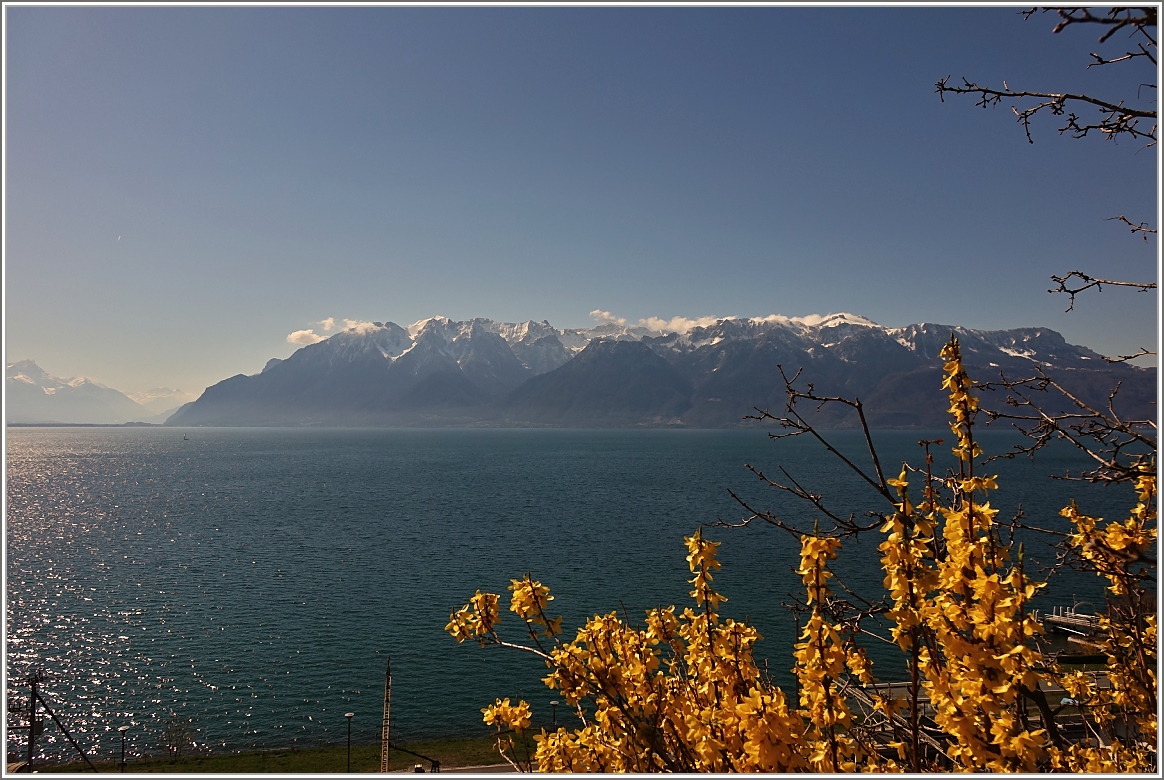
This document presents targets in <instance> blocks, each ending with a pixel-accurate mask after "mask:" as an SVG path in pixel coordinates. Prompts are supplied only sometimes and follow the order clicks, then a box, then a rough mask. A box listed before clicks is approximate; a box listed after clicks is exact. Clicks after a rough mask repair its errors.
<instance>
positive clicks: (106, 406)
mask: <svg viewBox="0 0 1164 780" xmlns="http://www.w3.org/2000/svg"><path fill="white" fill-rule="evenodd" d="M4 403H5V409H6V419H5V422H7V423H90V424H92V423H97V424H116V423H124V422H139V421H144V420H145V418H147V417H151V416H152V413H151V412H150V411H148V410H147V409H145V408H143V407H142V406H141V405H139V404H137V403H135V402H134V401H133V400H132V399H130V398H129V397H127V396H126V395H125V394H123V393H120V392H118V391H117V390H114V389H112V388H109V387H105V386H104V385H101V384H98V383H96V382H94V381H93V380H91V379H86V378H85V377H74V378H72V379H60V378H58V377H55V376H50V375H49V374H46V373H45V372H44V371H43V370H41V368H40V366H38V365H37V364H36V363H34V362H33V361H31V360H21V361H19V362H17V363H9V364H8V365H7V366H5V371H4ZM159 422H160V421H159Z"/></svg>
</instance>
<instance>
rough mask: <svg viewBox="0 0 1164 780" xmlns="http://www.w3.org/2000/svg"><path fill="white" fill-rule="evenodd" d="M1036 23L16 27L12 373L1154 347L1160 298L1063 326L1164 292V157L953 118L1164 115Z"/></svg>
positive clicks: (297, 22)
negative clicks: (840, 330) (465, 339)
mask: <svg viewBox="0 0 1164 780" xmlns="http://www.w3.org/2000/svg"><path fill="white" fill-rule="evenodd" d="M1018 10H1019V9H1018V8H1017V7H1002V8H963V9H955V8H929V9H915V8H860V9H857V8H824V7H816V8H779V7H775V8H730V9H729V8H667V9H662V8H396V7H356V8H245V7H219V8H207V7H203V8H177V7H159V8H140V7H121V8H116V7H107V8H100V7H73V8H54V7H14V6H11V5H8V6H5V9H4V11H5V23H6V27H5V36H6V39H5V58H6V70H5V76H6V94H5V130H6V149H5V151H6V161H5V162H6V165H5V186H6V198H5V230H6V233H5V245H4V261H5V291H4V296H5V351H6V359H7V361H9V362H12V361H14V360H19V359H25V358H31V359H34V360H37V361H38V362H39V363H40V365H41V366H42V367H43V368H44V369H45V370H47V371H49V372H50V373H54V374H58V375H64V376H72V375H76V374H84V375H87V376H90V377H93V378H94V379H97V380H98V381H101V382H104V383H106V384H108V385H111V386H113V387H116V388H118V389H121V390H125V391H137V390H144V389H147V388H149V387H154V386H158V385H166V386H170V387H177V388H181V389H183V390H187V391H195V392H197V391H200V390H201V389H202V388H204V387H206V386H207V385H210V384H213V383H214V382H217V381H219V380H221V379H223V378H225V377H227V376H230V375H233V374H236V373H254V372H256V371H258V370H259V369H261V368H262V366H263V364H264V363H265V362H266V361H267V359H269V358H271V357H286V356H287V355H288V354H290V353H291V352H292V351H293V350H294V349H295V347H294V346H293V345H291V344H289V343H287V340H286V339H287V335H288V334H289V333H292V332H294V331H297V330H301V329H306V328H312V327H314V328H316V329H317V330H319V329H320V328H319V326H318V324H317V323H318V322H319V321H321V320H323V319H325V318H327V317H333V318H335V319H336V320H342V319H345V318H347V319H353V320H391V321H394V322H397V323H399V324H402V325H407V324H408V323H411V322H413V321H415V320H418V319H421V318H424V317H428V316H432V315H435V314H444V315H447V316H450V317H453V318H455V319H464V318H470V317H475V316H480V317H489V318H493V319H497V320H505V321H522V320H526V319H534V320H540V319H548V320H549V321H550V322H551V323H552V324H554V325H556V326H558V327H579V326H586V325H589V324H591V323H592V320H591V319H590V312H591V311H593V310H596V309H602V310H606V311H610V312H613V313H614V314H615V315H617V316H620V317H625V318H627V319H628V320H630V321H632V322H633V321H636V320H638V319H640V318H646V317H652V316H654V317H662V318H665V319H669V318H671V317H676V316H684V317H700V316H708V315H714V316H728V315H738V316H763V315H767V314H784V315H787V316H803V315H807V314H826V313H830V312H837V311H848V312H854V313H858V314H862V315H865V316H867V317H869V318H871V319H873V320H875V321H877V322H880V323H882V324H884V325H890V326H899V325H906V324H910V323H914V322H923V321H926V322H939V323H944V324H958V325H965V326H968V327H973V328H984V329H996V328H1008V327H1019V326H1046V327H1051V328H1054V329H1056V330H1059V331H1060V332H1062V333H1063V334H1064V335H1065V336H1066V337H1067V339H1068V341H1071V342H1073V343H1079V344H1085V345H1087V346H1090V347H1092V348H1094V349H1097V350H1099V351H1101V352H1105V353H1108V354H1114V353H1120V352H1130V351H1134V350H1136V349H1137V348H1139V347H1141V346H1145V347H1149V348H1154V347H1155V344H1156V333H1157V323H1158V317H1157V299H1156V296H1155V295H1154V294H1140V293H1133V292H1124V291H1120V290H1111V289H1109V290H1105V291H1104V292H1103V293H1102V294H1094V293H1093V294H1091V295H1089V296H1087V297H1085V298H1082V299H1080V300H1079V302H1078V303H1077V305H1076V310H1075V311H1074V312H1071V313H1070V314H1067V313H1064V309H1065V308H1066V305H1067V301H1066V299H1065V298H1064V297H1063V296H1051V295H1048V294H1047V293H1046V292H1045V291H1046V289H1047V288H1048V286H1050V282H1049V279H1048V277H1049V276H1050V274H1052V273H1062V272H1065V271H1068V270H1073V269H1080V270H1084V271H1088V272H1090V273H1093V274H1095V275H1099V276H1107V277H1111V278H1130V279H1137V280H1140V279H1150V280H1154V279H1155V278H1156V274H1157V255H1158V247H1157V243H1156V241H1155V239H1153V240H1151V241H1149V242H1144V241H1142V240H1140V239H1139V238H1136V237H1134V236H1132V235H1130V234H1129V233H1128V231H1127V230H1126V228H1123V227H1122V226H1119V225H1117V224H1116V223H1113V222H1109V221H1106V218H1108V217H1114V216H1116V215H1120V214H1124V215H1127V216H1128V217H1129V218H1132V219H1133V220H1134V221H1139V220H1141V219H1142V220H1147V221H1149V222H1152V223H1156V220H1157V215H1158V210H1159V203H1158V198H1157V195H1156V192H1157V177H1158V170H1159V163H1158V154H1157V150H1156V149H1155V148H1143V147H1144V144H1143V143H1138V142H1135V141H1120V142H1118V143H1112V142H1105V141H1102V140H1098V139H1094V140H1093V139H1085V140H1081V141H1080V140H1072V139H1069V138H1066V137H1060V136H1059V135H1058V133H1057V128H1058V124H1056V122H1055V119H1054V118H1052V117H1047V118H1045V119H1042V120H1041V121H1037V122H1036V124H1035V128H1034V133H1035V141H1036V143H1035V144H1034V145H1031V144H1028V143H1027V141H1026V138H1025V136H1024V135H1023V132H1022V129H1021V127H1020V126H1019V125H1018V124H1016V122H1015V121H1014V117H1013V115H1012V114H1011V113H1010V107H1009V104H1008V103H1004V104H1003V105H1002V106H999V107H998V108H996V109H993V110H983V109H980V108H976V107H975V106H974V105H973V100H971V99H968V98H962V99H957V98H954V99H950V98H947V101H946V102H945V103H942V102H941V101H940V100H939V99H938V96H937V95H936V94H935V92H934V83H935V82H936V81H937V80H938V79H939V78H941V77H943V76H946V75H951V74H952V75H953V76H954V79H955V80H957V79H958V78H959V77H961V76H963V75H965V76H967V77H969V78H971V79H972V80H975V81H978V82H979V83H983V84H994V85H997V84H1000V83H1001V82H1002V81H1003V80H1004V79H1005V80H1006V81H1007V83H1009V85H1010V86H1011V87H1012V88H1027V89H1067V88H1070V89H1072V90H1090V91H1093V92H1102V93H1104V94H1117V95H1118V96H1121V97H1127V98H1129V99H1135V97H1136V95H1135V89H1136V85H1137V84H1139V83H1140V82H1144V81H1149V80H1151V76H1152V74H1151V72H1150V71H1149V72H1148V73H1146V74H1145V73H1140V72H1137V71H1136V70H1135V68H1134V66H1132V67H1124V69H1123V70H1117V69H1118V68H1120V67H1122V66H1112V67H1109V68H1098V69H1097V68H1092V69H1090V70H1088V69H1087V68H1086V64H1087V58H1088V52H1090V51H1094V50H1096V43H1095V42H1096V38H1097V37H1098V34H1099V33H1098V31H1096V30H1093V29H1070V30H1068V31H1065V32H1063V33H1061V34H1059V35H1052V34H1051V28H1052V27H1053V26H1054V19H1053V18H1051V17H1050V16H1036V17H1034V18H1032V19H1031V20H1029V21H1023V19H1022V18H1021V16H1019V15H1018ZM1124 43H1125V41H1124V40H1120V39H1117V40H1116V41H1114V44H1115V46H1117V47H1118V46H1121V45H1123V44H1124Z"/></svg>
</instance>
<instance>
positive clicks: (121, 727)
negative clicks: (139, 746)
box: [117, 726, 129, 773]
mask: <svg viewBox="0 0 1164 780" xmlns="http://www.w3.org/2000/svg"><path fill="white" fill-rule="evenodd" d="M117 730H118V731H120V732H121V771H122V772H123V773H124V772H125V732H127V731H129V726H118V727H117Z"/></svg>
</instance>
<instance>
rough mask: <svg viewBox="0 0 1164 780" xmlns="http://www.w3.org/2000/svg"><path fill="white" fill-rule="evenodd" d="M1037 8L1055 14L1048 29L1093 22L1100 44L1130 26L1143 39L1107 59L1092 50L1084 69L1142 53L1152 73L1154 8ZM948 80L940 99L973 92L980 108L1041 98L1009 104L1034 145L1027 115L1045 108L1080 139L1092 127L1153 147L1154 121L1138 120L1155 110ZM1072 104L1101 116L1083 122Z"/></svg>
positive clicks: (1082, 96) (1027, 15)
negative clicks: (1101, 29)
mask: <svg viewBox="0 0 1164 780" xmlns="http://www.w3.org/2000/svg"><path fill="white" fill-rule="evenodd" d="M1038 11H1039V9H1038V8H1030V9H1027V10H1026V11H1023V12H1022V16H1023V17H1024V18H1026V19H1029V18H1030V17H1031V16H1033V15H1034V14H1035V13H1037V12H1038ZM1042 11H1043V12H1044V13H1046V12H1052V11H1053V12H1054V13H1056V14H1058V16H1059V20H1060V21H1059V23H1058V24H1057V25H1056V26H1055V29H1054V30H1053V31H1052V32H1055V33H1058V32H1061V31H1062V30H1064V29H1066V28H1067V27H1070V26H1072V25H1077V24H1095V25H1101V26H1103V27H1105V28H1107V29H1106V30H1105V31H1104V33H1103V35H1101V36H1100V38H1099V42H1100V43H1104V42H1106V41H1107V40H1108V39H1109V38H1111V37H1112V36H1113V35H1114V34H1115V33H1116V32H1118V31H1120V30H1130V32H1131V34H1132V35H1139V36H1140V37H1141V38H1143V40H1142V41H1136V48H1135V49H1134V50H1131V51H1126V52H1125V53H1124V54H1122V55H1120V56H1117V57H1112V58H1111V59H1108V58H1106V57H1104V56H1103V55H1101V54H1099V53H1097V52H1091V58H1092V60H1093V61H1092V62H1091V63H1090V64H1089V65H1088V67H1089V68H1090V67H1092V66H1095V65H1112V64H1115V63H1118V62H1128V61H1132V60H1137V59H1140V58H1141V57H1143V58H1145V59H1147V60H1148V61H1149V62H1150V63H1151V64H1152V68H1153V72H1154V71H1155V67H1156V55H1155V49H1156V38H1155V36H1154V35H1153V34H1152V32H1151V31H1152V30H1154V29H1155V28H1156V21H1157V9H1156V8H1154V7H1147V8H1127V7H1117V8H1112V9H1110V10H1109V11H1107V12H1106V13H1100V14H1096V13H1095V12H1093V11H1092V10H1091V9H1089V8H1044V9H1042ZM1145 43H1146V45H1145ZM949 81H950V77H949V76H946V77H945V78H944V79H941V80H940V81H938V82H937V92H938V95H939V97H941V99H942V100H943V102H944V101H945V94H946V93H947V92H951V93H954V94H974V95H978V102H977V103H976V104H975V105H978V106H981V107H982V108H988V107H990V106H996V105H998V104H999V103H1000V102H1002V99H1003V98H1013V99H1015V100H1023V99H1028V98H1033V99H1037V100H1040V101H1041V102H1039V103H1037V104H1036V105H1033V106H1031V107H1029V108H1023V109H1020V108H1019V107H1018V106H1012V107H1011V110H1013V111H1014V114H1015V116H1016V117H1017V118H1018V121H1019V122H1020V123H1021V124H1022V126H1023V131H1024V132H1025V133H1026V136H1027V141H1028V142H1029V143H1034V138H1032V137H1031V118H1032V117H1034V116H1035V115H1036V114H1038V113H1039V112H1041V111H1043V110H1044V109H1049V110H1050V113H1051V114H1052V115H1054V116H1063V115H1066V117H1067V118H1066V122H1065V124H1064V125H1063V126H1062V127H1060V128H1059V133H1060V134H1063V133H1068V132H1069V133H1071V135H1072V136H1074V137H1075V138H1084V137H1086V136H1087V135H1088V134H1089V133H1091V132H1092V131H1093V130H1094V131H1096V132H1099V133H1102V134H1103V135H1104V136H1106V137H1107V138H1108V139H1109V140H1110V139H1114V138H1116V137H1118V136H1120V135H1127V136H1130V137H1131V138H1147V139H1150V141H1151V143H1149V144H1148V145H1149V146H1153V145H1155V143H1156V123H1155V122H1153V123H1152V125H1151V127H1150V128H1147V129H1145V128H1144V126H1143V125H1142V124H1141V120H1145V119H1152V120H1154V119H1155V118H1156V116H1157V112H1156V111H1155V109H1149V108H1134V107H1131V106H1127V105H1125V104H1124V101H1122V100H1119V101H1109V100H1103V99H1100V98H1097V97H1095V96H1093V95H1086V94H1082V93H1072V92H1038V91H1031V90H1012V89H1011V88H1010V86H1009V85H1008V84H1007V83H1006V82H1005V81H1004V82H1003V83H1002V89H997V88H995V87H983V86H980V85H978V84H975V83H974V82H972V81H969V80H968V79H966V78H963V79H962V84H961V85H951V84H950V83H949ZM1145 86H1148V87H1149V88H1151V89H1155V88H1156V85H1155V84H1146V85H1145ZM1075 104H1084V105H1090V106H1092V107H1094V108H1098V109H1099V110H1100V112H1101V116H1100V118H1099V119H1098V120H1096V121H1094V122H1090V123H1089V122H1087V121H1085V120H1082V119H1081V118H1080V117H1079V116H1078V115H1077V114H1076V113H1074V112H1073V111H1069V110H1068V107H1069V106H1072V105H1075Z"/></svg>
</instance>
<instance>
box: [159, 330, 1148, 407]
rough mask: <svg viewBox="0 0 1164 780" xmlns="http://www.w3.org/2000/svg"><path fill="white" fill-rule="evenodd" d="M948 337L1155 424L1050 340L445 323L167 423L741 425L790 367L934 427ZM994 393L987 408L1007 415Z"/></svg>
mask: <svg viewBox="0 0 1164 780" xmlns="http://www.w3.org/2000/svg"><path fill="white" fill-rule="evenodd" d="M951 333H953V334H955V335H957V336H958V337H959V339H960V341H961V343H962V346H963V354H964V359H965V362H966V365H967V366H968V368H969V369H970V370H971V373H972V376H974V378H975V379H978V380H980V381H989V380H992V379H997V378H998V376H999V374H1005V375H1006V376H1007V377H1008V378H1012V379H1014V378H1018V377H1020V376H1025V375H1028V374H1030V373H1031V372H1032V371H1034V370H1035V369H1040V370H1044V371H1047V372H1049V373H1053V374H1055V375H1056V376H1057V377H1061V378H1063V379H1064V381H1067V383H1068V384H1069V385H1074V386H1078V387H1079V388H1081V390H1080V393H1081V394H1082V395H1083V396H1084V397H1085V398H1086V399H1087V400H1089V401H1090V402H1092V403H1095V404H1100V405H1103V404H1105V403H1106V397H1107V393H1108V392H1110V390H1111V388H1112V387H1113V386H1115V384H1116V383H1122V385H1121V388H1122V389H1121V398H1120V399H1119V401H1120V403H1121V405H1122V407H1123V408H1125V409H1126V411H1127V412H1128V413H1130V414H1133V415H1134V416H1137V417H1142V416H1148V417H1151V418H1153V419H1154V418H1155V376H1156V370H1155V369H1154V368H1147V369H1146V368H1139V367H1135V366H1130V365H1127V364H1123V363H1117V364H1109V363H1107V362H1106V361H1105V360H1104V358H1103V356H1102V355H1099V354H1098V353H1096V352H1094V351H1092V350H1090V349H1088V348H1087V347H1082V346H1077V345H1072V344H1068V343H1067V341H1066V340H1065V339H1064V338H1063V336H1062V335H1061V334H1059V333H1057V332H1056V331H1054V330H1052V329H1050V328H1043V327H1029V328H1013V329H1006V330H975V329H970V328H965V327H962V326H952V325H941V324H936V323H917V324H913V325H907V326H903V327H897V328H888V327H884V326H881V325H878V324H877V323H875V322H873V321H872V320H869V319H867V318H865V317H862V316H860V315H854V314H848V313H837V314H830V315H827V316H824V317H817V316H810V317H783V316H777V315H773V316H770V317H754V318H722V319H719V320H716V321H714V322H709V323H704V324H695V325H693V326H692V327H687V328H685V329H681V330H680V329H673V330H667V329H666V328H662V329H652V328H649V327H646V326H644V325H642V324H640V325H627V324H625V323H622V322H606V323H603V324H600V325H598V326H596V327H594V328H574V329H558V328H554V327H553V326H552V325H550V323H549V322H547V321H545V320H542V321H540V322H535V321H533V320H527V321H525V322H521V323H503V322H496V321H493V320H489V319H485V318H473V319H470V320H463V321H456V320H452V319H450V318H448V317H443V316H436V317H430V318H426V319H423V320H419V321H417V322H415V323H413V324H412V325H410V326H407V327H401V326H400V325H397V324H395V323H392V322H368V323H361V324H359V325H357V326H355V327H353V328H349V329H347V330H345V331H341V332H340V333H337V334H334V335H332V336H331V337H329V338H327V339H323V340H321V341H319V342H317V343H315V344H310V345H307V346H304V347H302V348H300V349H299V350H297V351H296V352H295V353H293V354H292V355H291V356H289V357H288V358H286V359H283V360H276V359H273V360H271V361H269V362H268V363H267V364H266V366H264V367H263V369H262V371H260V372H259V373H257V374H253V375H249V376H247V375H241V374H240V375H237V376H234V377H231V378H229V379H226V380H223V381H222V382H219V383H217V384H216V385H214V386H212V387H210V388H207V390H206V391H205V392H204V393H203V394H202V395H201V396H200V397H199V398H198V399H196V400H195V401H193V402H191V403H189V404H186V405H184V406H183V407H181V408H180V409H179V410H178V411H177V412H175V414H174V415H173V416H171V417H170V418H169V419H168V420H167V422H166V424H168V425H210V426H215V425H267V426H300V425H323V426H341V427H342V426H417V425H421V426H423V425H489V426H560V427H627V426H631V427H635V426H646V427H655V426H681V427H713V428H718V427H732V426H736V425H740V424H741V421H742V419H743V418H744V416H745V415H747V414H749V413H751V412H753V411H754V410H755V409H756V408H761V409H764V408H767V409H770V410H780V409H783V405H784V385H783V381H782V380H781V378H780V374H779V370H778V367H783V368H784V369H785V370H786V372H787V373H788V375H789V376H791V375H792V374H793V373H795V372H796V371H797V370H798V369H800V370H802V374H801V377H802V378H803V379H804V381H806V382H813V383H814V386H815V387H816V389H817V391H818V392H820V393H823V394H826V395H842V396H846V397H853V396H857V397H860V398H862V400H863V401H864V402H865V407H866V414H867V416H868V417H869V419H870V423H871V424H874V425H876V426H884V427H936V426H942V425H944V423H945V407H946V405H947V404H946V401H945V399H944V397H943V396H942V393H941V391H940V369H941V365H940V360H939V358H938V352H939V350H940V349H941V346H942V344H944V343H945V342H946V341H947V340H948V338H949V336H950V334H951ZM619 344H623V345H624V346H622V347H619V346H617V345H619ZM631 344H633V346H629V345H631ZM984 392H985V397H984V399H983V403H984V405H989V404H996V405H1001V404H1002V402H1003V401H1004V399H1003V398H1002V397H1000V396H998V394H997V393H995V394H994V395H991V393H990V392H989V391H984ZM842 411H843V410H828V411H826V413H825V414H824V415H823V416H822V417H821V418H820V420H819V422H820V424H822V425H825V426H849V425H853V424H855V419H854V418H853V416H852V414H845V413H842Z"/></svg>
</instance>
